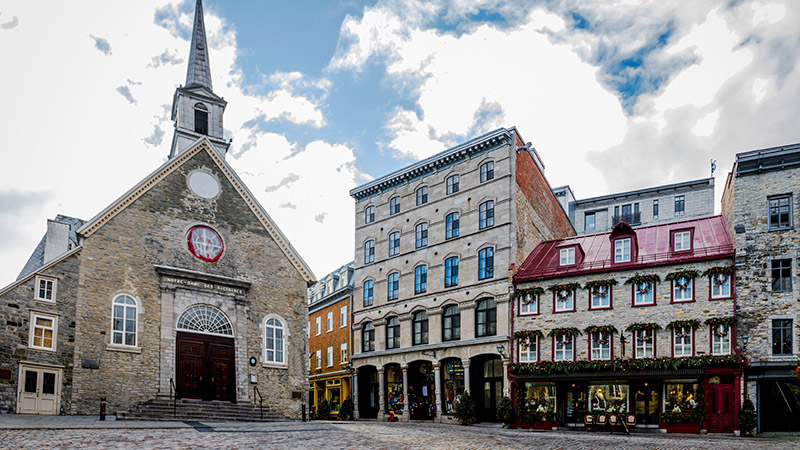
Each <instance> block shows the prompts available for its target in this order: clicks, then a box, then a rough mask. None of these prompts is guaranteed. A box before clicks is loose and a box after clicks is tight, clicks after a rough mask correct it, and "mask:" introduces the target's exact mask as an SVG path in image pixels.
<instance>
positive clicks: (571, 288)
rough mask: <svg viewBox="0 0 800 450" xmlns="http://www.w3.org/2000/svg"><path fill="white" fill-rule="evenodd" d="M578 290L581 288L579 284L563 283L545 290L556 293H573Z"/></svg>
mask: <svg viewBox="0 0 800 450" xmlns="http://www.w3.org/2000/svg"><path fill="white" fill-rule="evenodd" d="M580 288H581V284H580V283H563V284H554V285H552V286H550V287H549V288H547V290H548V291H552V292H556V293H558V292H561V291H570V292H572V291H574V290H576V289H580Z"/></svg>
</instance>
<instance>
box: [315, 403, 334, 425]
mask: <svg viewBox="0 0 800 450" xmlns="http://www.w3.org/2000/svg"><path fill="white" fill-rule="evenodd" d="M317 419H319V420H331V405H330V403H328V400H323V401H321V402H319V406H317Z"/></svg>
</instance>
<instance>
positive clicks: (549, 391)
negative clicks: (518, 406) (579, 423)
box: [521, 382, 556, 413]
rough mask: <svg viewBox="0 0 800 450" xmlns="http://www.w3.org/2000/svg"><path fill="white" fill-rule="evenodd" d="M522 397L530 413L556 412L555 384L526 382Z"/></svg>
mask: <svg viewBox="0 0 800 450" xmlns="http://www.w3.org/2000/svg"><path fill="white" fill-rule="evenodd" d="M521 397H522V401H524V402H525V407H526V408H527V409H528V412H540V413H541V412H549V413H554V412H556V385H555V384H554V383H531V382H526V383H525V384H524V385H523V387H522V396H521Z"/></svg>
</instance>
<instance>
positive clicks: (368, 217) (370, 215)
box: [364, 205, 375, 223]
mask: <svg viewBox="0 0 800 450" xmlns="http://www.w3.org/2000/svg"><path fill="white" fill-rule="evenodd" d="M372 222H375V207H374V206H372V205H370V206H367V207H366V208H364V223H372Z"/></svg>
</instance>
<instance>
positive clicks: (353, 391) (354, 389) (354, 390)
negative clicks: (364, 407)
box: [350, 369, 360, 420]
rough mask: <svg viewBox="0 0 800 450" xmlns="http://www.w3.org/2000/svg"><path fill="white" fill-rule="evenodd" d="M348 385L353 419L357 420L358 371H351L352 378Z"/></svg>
mask: <svg viewBox="0 0 800 450" xmlns="http://www.w3.org/2000/svg"><path fill="white" fill-rule="evenodd" d="M352 380H353V381H352V382H351V383H350V395H351V396H352V398H353V419H355V420H358V419H359V418H360V417H359V414H358V371H357V370H356V369H353V378H352Z"/></svg>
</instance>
